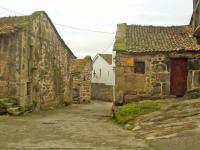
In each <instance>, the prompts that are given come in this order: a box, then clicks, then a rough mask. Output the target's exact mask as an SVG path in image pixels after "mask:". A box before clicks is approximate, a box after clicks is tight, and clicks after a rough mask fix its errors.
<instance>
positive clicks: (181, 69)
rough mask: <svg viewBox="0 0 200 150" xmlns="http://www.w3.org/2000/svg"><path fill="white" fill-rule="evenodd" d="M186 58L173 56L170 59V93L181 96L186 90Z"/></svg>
mask: <svg viewBox="0 0 200 150" xmlns="http://www.w3.org/2000/svg"><path fill="white" fill-rule="evenodd" d="M187 75H188V69H187V59H186V58H173V59H171V81H170V82H171V83H170V91H171V94H172V95H176V96H177V97H182V96H184V95H185V93H186V91H187Z"/></svg>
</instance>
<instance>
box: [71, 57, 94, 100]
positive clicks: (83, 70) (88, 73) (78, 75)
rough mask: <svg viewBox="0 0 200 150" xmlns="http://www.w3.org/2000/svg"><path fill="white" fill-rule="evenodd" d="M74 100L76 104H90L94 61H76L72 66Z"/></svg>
mask: <svg viewBox="0 0 200 150" xmlns="http://www.w3.org/2000/svg"><path fill="white" fill-rule="evenodd" d="M71 74H72V85H73V91H72V100H73V102H74V103H90V101H91V82H92V59H91V57H89V56H87V57H85V58H84V59H74V60H73V61H72V65H71Z"/></svg>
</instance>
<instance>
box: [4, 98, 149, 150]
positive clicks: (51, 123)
mask: <svg viewBox="0 0 200 150" xmlns="http://www.w3.org/2000/svg"><path fill="white" fill-rule="evenodd" d="M110 110H111V103H105V102H92V103H91V104H88V105H79V104H78V105H72V106H69V107H66V108H60V109H55V110H48V111H41V112H39V113H32V114H28V115H25V116H21V117H11V116H0V149H3V150H4V149H11V150H12V149H20V150H21V149H22V150H23V149H64V150H65V149H67V150H68V149H80V150H81V149H84V150H87V149H88V150H90V149H92V150H93V149H95V150H96V149H97V150H98V149H100V150H115V149H116V150H118V149H119V150H123V149H124V150H126V149H127V150H128V149H130V150H137V149H139V150H141V149H142V150H143V149H147V150H149V149H150V148H149V147H148V146H147V145H146V143H145V141H144V140H142V139H138V138H136V137H135V134H134V133H133V132H131V131H127V130H124V129H122V128H121V127H119V126H116V125H113V124H112V123H110V122H108V121H107V120H108V117H109V115H110V114H111V113H110Z"/></svg>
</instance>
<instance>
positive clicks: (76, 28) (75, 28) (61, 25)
mask: <svg viewBox="0 0 200 150" xmlns="http://www.w3.org/2000/svg"><path fill="white" fill-rule="evenodd" d="M55 25H57V26H60V27H66V28H70V29H74V30H81V31H87V32H96V33H103V34H112V35H113V34H115V33H112V32H105V31H97V30H88V29H83V28H78V27H72V26H68V25H63V24H58V23H55Z"/></svg>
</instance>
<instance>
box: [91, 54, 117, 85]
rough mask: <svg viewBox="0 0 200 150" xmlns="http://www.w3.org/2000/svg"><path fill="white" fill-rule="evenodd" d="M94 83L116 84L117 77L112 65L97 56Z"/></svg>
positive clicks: (94, 65)
mask: <svg viewBox="0 0 200 150" xmlns="http://www.w3.org/2000/svg"><path fill="white" fill-rule="evenodd" d="M92 83H104V84H106V85H114V84H115V75H114V70H113V66H112V64H111V65H110V64H109V63H107V62H106V61H105V60H104V59H103V58H102V57H101V56H99V55H97V56H96V57H95V60H94V62H93V71H92Z"/></svg>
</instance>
